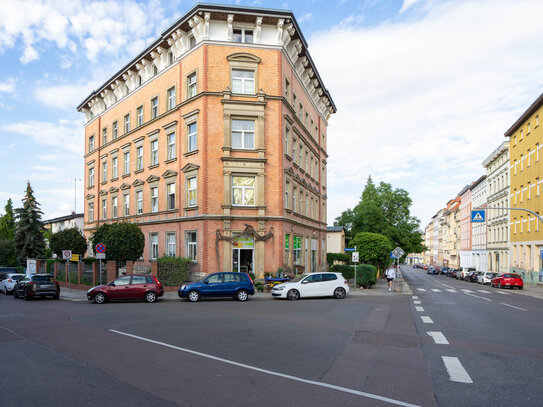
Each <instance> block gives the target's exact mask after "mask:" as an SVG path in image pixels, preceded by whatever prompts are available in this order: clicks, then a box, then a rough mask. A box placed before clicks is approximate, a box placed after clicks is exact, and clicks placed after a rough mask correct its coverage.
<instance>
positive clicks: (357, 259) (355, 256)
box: [352, 252, 360, 263]
mask: <svg viewBox="0 0 543 407" xmlns="http://www.w3.org/2000/svg"><path fill="white" fill-rule="evenodd" d="M359 261H360V260H359V257H358V252H353V259H352V262H353V263H358V262H359Z"/></svg>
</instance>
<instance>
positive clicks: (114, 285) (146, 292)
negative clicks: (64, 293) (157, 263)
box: [87, 274, 164, 304]
mask: <svg viewBox="0 0 543 407" xmlns="http://www.w3.org/2000/svg"><path fill="white" fill-rule="evenodd" d="M163 295H164V289H163V288H162V284H161V283H160V281H158V279H157V278H156V277H155V276H151V275H145V274H144V275H140V274H134V275H131V276H122V277H119V278H118V279H116V280H113V281H112V282H110V283H108V284H105V285H99V286H96V287H92V288H91V289H90V290H89V291H87V298H88V300H89V301H94V302H95V303H96V304H103V303H104V302H106V301H110V300H145V301H147V302H155V301H156V300H157V298H158V297H162V296H163Z"/></svg>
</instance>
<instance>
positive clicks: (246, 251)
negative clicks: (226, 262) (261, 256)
mask: <svg viewBox="0 0 543 407" xmlns="http://www.w3.org/2000/svg"><path fill="white" fill-rule="evenodd" d="M254 246H255V242H254V239H253V238H252V237H250V236H241V235H240V236H236V237H235V239H234V240H233V241H232V271H237V272H241V273H253V269H254V267H253V263H254Z"/></svg>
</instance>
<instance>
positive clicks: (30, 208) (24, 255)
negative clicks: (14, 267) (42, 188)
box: [15, 182, 45, 263]
mask: <svg viewBox="0 0 543 407" xmlns="http://www.w3.org/2000/svg"><path fill="white" fill-rule="evenodd" d="M22 201H23V207H22V208H17V209H15V221H16V223H15V247H16V250H17V259H18V260H19V262H21V263H23V262H24V261H25V260H26V259H28V258H30V259H32V258H39V257H40V256H42V255H43V253H44V252H45V240H44V238H43V233H44V230H45V228H44V227H43V222H42V220H41V216H42V215H43V212H42V211H41V210H40V204H39V203H38V201H36V198H35V197H34V191H33V190H32V187H31V186H30V182H27V184H26V193H25V197H24V198H23V199H22Z"/></svg>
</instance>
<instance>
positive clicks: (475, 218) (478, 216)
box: [471, 209, 485, 223]
mask: <svg viewBox="0 0 543 407" xmlns="http://www.w3.org/2000/svg"><path fill="white" fill-rule="evenodd" d="M471 221H472V222H473V223H478V222H484V221H485V210H484V209H481V210H477V211H471Z"/></svg>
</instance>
